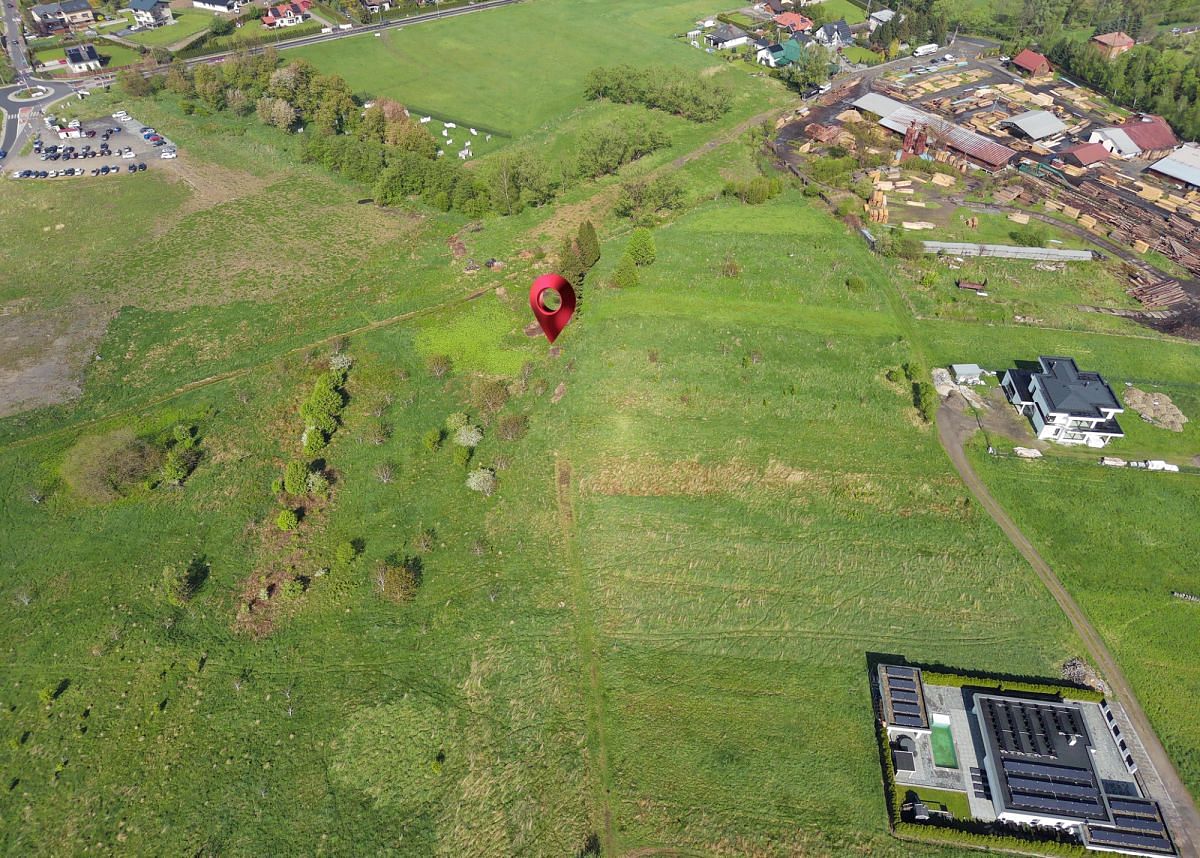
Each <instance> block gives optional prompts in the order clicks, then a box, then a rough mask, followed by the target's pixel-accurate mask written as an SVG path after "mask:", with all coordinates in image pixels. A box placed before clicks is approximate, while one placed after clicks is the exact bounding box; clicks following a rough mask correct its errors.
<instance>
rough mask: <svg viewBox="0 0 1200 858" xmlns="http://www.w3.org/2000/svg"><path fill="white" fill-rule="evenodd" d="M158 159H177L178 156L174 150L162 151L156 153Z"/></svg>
mask: <svg viewBox="0 0 1200 858" xmlns="http://www.w3.org/2000/svg"><path fill="white" fill-rule="evenodd" d="M158 157H160V158H167V159H170V158H178V157H179V155H178V154H177V153H176V152H175V150H174V149H163V150H162V151H161V152H159V153H158Z"/></svg>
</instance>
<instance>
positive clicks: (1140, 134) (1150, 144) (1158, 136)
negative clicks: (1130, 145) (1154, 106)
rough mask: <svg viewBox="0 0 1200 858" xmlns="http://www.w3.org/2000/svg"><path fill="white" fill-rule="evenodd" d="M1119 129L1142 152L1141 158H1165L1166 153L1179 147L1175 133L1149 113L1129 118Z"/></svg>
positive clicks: (1158, 118) (1162, 121)
mask: <svg viewBox="0 0 1200 858" xmlns="http://www.w3.org/2000/svg"><path fill="white" fill-rule="evenodd" d="M1120 128H1121V130H1122V131H1124V132H1125V133H1126V134H1127V135H1129V139H1130V140H1132V141H1133V142H1134V143H1136V144H1137V147H1138V148H1139V149H1141V150H1142V151H1141V155H1140V157H1142V158H1161V157H1165V156H1166V154H1167V152H1169V151H1171V150H1172V149H1174V148H1175V147H1176V146H1178V145H1179V139H1178V138H1177V137H1176V136H1175V132H1174V131H1172V130H1171V126H1170V125H1168V124H1167V121H1166V120H1165V119H1163V118H1162V117H1161V116H1154V115H1152V114H1149V113H1143V114H1142V115H1141V116H1131V117H1129V118H1128V119H1126V120H1125V122H1124V123H1123V124H1122V125H1121V126H1120ZM1160 153H1161V154H1160Z"/></svg>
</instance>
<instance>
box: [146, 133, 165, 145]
mask: <svg viewBox="0 0 1200 858" xmlns="http://www.w3.org/2000/svg"><path fill="white" fill-rule="evenodd" d="M146 139H147V140H149V141H150V142H151V143H157V142H158V141H159V140H162V139H163V138H162V135H161V134H151V135H150V136H149V137H147V138H146Z"/></svg>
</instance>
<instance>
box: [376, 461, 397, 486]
mask: <svg viewBox="0 0 1200 858" xmlns="http://www.w3.org/2000/svg"><path fill="white" fill-rule="evenodd" d="M371 473H373V474H374V475H375V479H377V480H379V482H381V483H383V484H384V485H385V486H386V485H390V484H391V482H392V480H394V479H395V478H396V469H395V468H393V467H392V464H391V462H380V463H379V464H378V465H376V466H375V467H374V469H372V471H371Z"/></svg>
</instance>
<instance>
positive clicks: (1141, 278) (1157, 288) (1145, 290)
mask: <svg viewBox="0 0 1200 858" xmlns="http://www.w3.org/2000/svg"><path fill="white" fill-rule="evenodd" d="M1129 279H1130V281H1131V282H1132V283H1133V284H1134V285H1133V286H1132V287H1130V288H1129V289H1127V290H1125V291H1126V292H1127V293H1128V294H1129V295H1131V296H1132V297H1134V298H1136V299H1137V300H1138V301H1140V302H1141V303H1142V304H1144V305H1146V307H1148V308H1156V307H1170V306H1171V305H1172V304H1180V303H1183V302H1184V301H1186V300H1187V293H1185V292H1184V291H1183V287H1182V286H1180V285H1179V281H1178V280H1172V279H1171V278H1168V277H1155V276H1153V275H1151V274H1148V273H1146V272H1144V271H1136V272H1134V273H1133V274H1132V275H1131V276H1130V278H1129Z"/></svg>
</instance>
